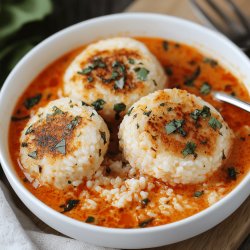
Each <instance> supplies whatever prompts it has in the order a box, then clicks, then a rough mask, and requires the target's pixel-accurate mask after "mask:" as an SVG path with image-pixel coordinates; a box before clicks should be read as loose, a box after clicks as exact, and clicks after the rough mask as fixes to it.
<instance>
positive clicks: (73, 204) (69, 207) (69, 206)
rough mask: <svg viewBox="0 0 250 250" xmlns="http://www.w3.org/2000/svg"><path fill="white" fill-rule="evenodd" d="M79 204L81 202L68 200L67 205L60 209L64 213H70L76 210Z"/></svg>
mask: <svg viewBox="0 0 250 250" xmlns="http://www.w3.org/2000/svg"><path fill="white" fill-rule="evenodd" d="M79 202H80V200H68V201H67V202H66V204H64V205H61V206H60V208H63V211H62V213H65V212H69V211H70V210H72V209H73V208H75V207H76V206H77V205H78V203H79Z"/></svg>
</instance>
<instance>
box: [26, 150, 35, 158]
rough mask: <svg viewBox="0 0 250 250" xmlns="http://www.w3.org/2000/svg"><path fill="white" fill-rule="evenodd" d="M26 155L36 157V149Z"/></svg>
mask: <svg viewBox="0 0 250 250" xmlns="http://www.w3.org/2000/svg"><path fill="white" fill-rule="evenodd" d="M28 156H29V157H30V158H33V159H36V158H37V151H33V152H31V153H29V154H28Z"/></svg>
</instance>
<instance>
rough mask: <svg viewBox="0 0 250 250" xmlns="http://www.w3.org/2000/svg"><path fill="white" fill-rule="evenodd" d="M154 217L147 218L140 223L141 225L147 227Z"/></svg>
mask: <svg viewBox="0 0 250 250" xmlns="http://www.w3.org/2000/svg"><path fill="white" fill-rule="evenodd" d="M153 220H154V219H153V218H150V219H146V220H144V221H142V222H140V223H139V227H146V226H148V225H149V224H150V223H151V222H152V221H153Z"/></svg>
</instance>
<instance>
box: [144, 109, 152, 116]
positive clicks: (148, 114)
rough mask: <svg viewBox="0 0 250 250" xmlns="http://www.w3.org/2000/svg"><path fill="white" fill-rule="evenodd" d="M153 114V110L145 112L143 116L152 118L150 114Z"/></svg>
mask: <svg viewBox="0 0 250 250" xmlns="http://www.w3.org/2000/svg"><path fill="white" fill-rule="evenodd" d="M151 112H152V110H149V111H144V112H143V114H144V115H146V116H148V117H149V116H150V114H151Z"/></svg>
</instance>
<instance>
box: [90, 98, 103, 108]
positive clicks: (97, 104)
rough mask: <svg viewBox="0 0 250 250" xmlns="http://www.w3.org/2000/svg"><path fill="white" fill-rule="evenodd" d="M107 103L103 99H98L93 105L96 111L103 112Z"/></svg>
mask: <svg viewBox="0 0 250 250" xmlns="http://www.w3.org/2000/svg"><path fill="white" fill-rule="evenodd" d="M105 103H106V102H105V101H104V100H103V99H97V100H96V101H94V102H93V103H92V104H91V105H92V106H93V107H94V108H95V110H96V111H99V110H102V109H103V106H104V104H105Z"/></svg>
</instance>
